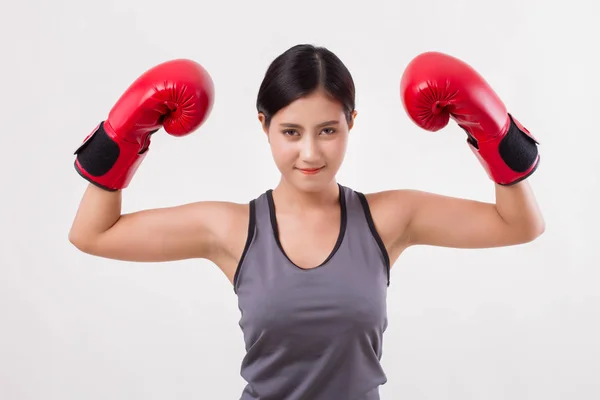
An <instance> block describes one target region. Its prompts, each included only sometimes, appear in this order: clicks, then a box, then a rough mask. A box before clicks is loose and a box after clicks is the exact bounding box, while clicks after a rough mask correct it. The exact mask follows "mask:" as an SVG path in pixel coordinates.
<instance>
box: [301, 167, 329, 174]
mask: <svg viewBox="0 0 600 400" xmlns="http://www.w3.org/2000/svg"><path fill="white" fill-rule="evenodd" d="M323 168H324V167H321V168H297V169H298V171H300V172H302V173H303V174H305V175H314V174H317V173H319V171H321V170H322V169H323Z"/></svg>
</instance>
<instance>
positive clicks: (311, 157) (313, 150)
mask: <svg viewBox="0 0 600 400" xmlns="http://www.w3.org/2000/svg"><path fill="white" fill-rule="evenodd" d="M300 146H301V148H300V158H301V159H302V161H303V162H305V163H307V164H310V163H316V162H318V161H319V158H320V150H319V146H318V143H317V140H316V139H315V138H313V137H311V135H306V136H305V137H304V138H303V140H302V142H301V144H300Z"/></svg>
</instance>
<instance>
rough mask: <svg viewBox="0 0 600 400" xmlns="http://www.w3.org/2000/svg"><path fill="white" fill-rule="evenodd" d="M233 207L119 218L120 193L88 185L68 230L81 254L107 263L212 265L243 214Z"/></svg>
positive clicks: (212, 205) (188, 207)
mask: <svg viewBox="0 0 600 400" xmlns="http://www.w3.org/2000/svg"><path fill="white" fill-rule="evenodd" d="M236 207H237V208H239V207H240V205H238V204H234V203H226V202H217V201H211V202H209V201H206V202H196V203H190V204H184V205H180V206H175V207H166V208H157V209H150V210H143V211H137V212H133V213H129V214H121V191H120V190H119V191H106V190H103V189H101V188H98V187H96V186H95V185H93V184H89V185H88V187H87V189H86V190H85V193H84V195H83V198H82V200H81V203H80V205H79V209H78V210H77V213H76V216H75V219H74V221H73V224H72V226H71V229H70V231H69V240H70V242H71V243H72V244H73V245H74V246H75V247H77V248H78V249H79V250H81V251H83V252H85V253H88V254H91V255H95V256H99V257H104V258H111V259H117V260H124V261H140V262H158V261H174V260H182V259H189V258H205V259H209V260H214V259H215V257H216V256H217V255H218V254H220V253H221V252H222V251H223V250H224V247H226V245H225V244H224V239H225V238H224V237H223V236H224V235H225V234H226V232H227V230H228V228H227V226H234V225H236V224H235V218H236V216H237V215H239V213H237V212H235V208H236Z"/></svg>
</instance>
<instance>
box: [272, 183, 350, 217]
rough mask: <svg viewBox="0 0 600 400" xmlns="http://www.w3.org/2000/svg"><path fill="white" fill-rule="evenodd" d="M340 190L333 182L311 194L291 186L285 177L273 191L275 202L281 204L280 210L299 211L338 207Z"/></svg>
mask: <svg viewBox="0 0 600 400" xmlns="http://www.w3.org/2000/svg"><path fill="white" fill-rule="evenodd" d="M339 194H340V190H339V187H338V184H337V182H336V181H335V180H332V181H331V182H330V183H329V184H327V186H325V187H324V188H323V189H321V190H318V191H314V192H309V191H305V190H302V189H299V188H297V187H295V186H294V185H291V184H290V183H289V182H287V181H286V180H285V179H284V178H283V177H282V178H281V180H280V181H279V184H278V185H277V187H276V188H275V189H273V200H274V201H276V202H277V203H279V205H280V206H279V207H278V208H280V209H281V208H283V207H285V209H288V210H297V211H307V210H311V209H322V208H323V207H327V206H337V205H338V203H339V197H340V196H339Z"/></svg>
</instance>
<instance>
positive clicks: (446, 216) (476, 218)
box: [388, 181, 545, 248]
mask: <svg viewBox="0 0 600 400" xmlns="http://www.w3.org/2000/svg"><path fill="white" fill-rule="evenodd" d="M495 190H496V202H495V204H494V203H487V202H481V201H475V200H468V199H460V198H455V197H449V196H443V195H439V194H434V193H428V192H421V191H413V190H408V191H395V192H393V191H392V192H388V195H391V196H390V197H389V200H391V201H390V203H391V202H392V201H394V202H395V203H396V207H397V206H398V205H400V204H402V205H404V206H405V207H406V209H407V210H408V217H407V219H406V227H405V230H404V232H403V235H402V236H403V237H404V239H405V240H404V246H406V247H408V246H412V245H431V246H441V247H455V248H488V247H500V246H510V245H516V244H522V243H527V242H531V241H532V240H534V239H536V238H537V237H539V236H540V235H541V234H542V233H543V232H544V229H545V224H544V219H543V217H542V214H541V212H540V209H539V207H538V204H537V202H536V200H535V196H534V194H533V191H532V190H531V187H530V185H529V183H528V182H527V181H521V182H519V183H517V184H515V185H512V186H502V185H499V184H495ZM394 197H395V200H392V198H394ZM390 206H391V204H390ZM397 232H398V231H397Z"/></svg>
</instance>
